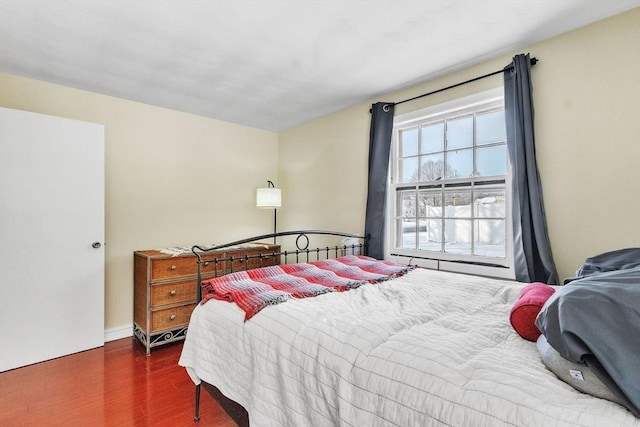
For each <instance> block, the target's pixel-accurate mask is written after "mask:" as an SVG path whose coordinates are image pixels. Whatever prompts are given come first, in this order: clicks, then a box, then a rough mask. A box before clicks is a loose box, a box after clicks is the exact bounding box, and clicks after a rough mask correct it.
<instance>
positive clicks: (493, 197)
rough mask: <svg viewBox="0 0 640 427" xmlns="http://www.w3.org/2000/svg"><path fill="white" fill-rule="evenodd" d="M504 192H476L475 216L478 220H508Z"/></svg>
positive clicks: (474, 202) (474, 201)
mask: <svg viewBox="0 0 640 427" xmlns="http://www.w3.org/2000/svg"><path fill="white" fill-rule="evenodd" d="M504 200H505V194H504V190H485V191H482V190H476V191H475V192H474V200H473V205H474V215H475V217H476V218H506V215H507V211H506V208H507V207H506V204H505V202H504Z"/></svg>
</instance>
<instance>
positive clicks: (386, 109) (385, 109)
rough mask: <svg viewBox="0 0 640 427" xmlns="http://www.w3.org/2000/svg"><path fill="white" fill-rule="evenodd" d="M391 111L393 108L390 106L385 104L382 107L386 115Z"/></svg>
mask: <svg viewBox="0 0 640 427" xmlns="http://www.w3.org/2000/svg"><path fill="white" fill-rule="evenodd" d="M390 109H391V107H389V104H384V105H383V106H382V111H384V112H385V113H388V112H389V110H390Z"/></svg>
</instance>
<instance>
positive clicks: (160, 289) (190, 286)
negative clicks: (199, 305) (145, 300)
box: [151, 279, 198, 308]
mask: <svg viewBox="0 0 640 427" xmlns="http://www.w3.org/2000/svg"><path fill="white" fill-rule="evenodd" d="M196 282H197V280H194V279H190V280H183V281H181V282H171V283H164V284H162V285H152V286H151V307H154V308H155V307H159V306H161V305H167V304H175V303H180V302H187V301H195V300H196V299H197V298H198V295H197V286H196Z"/></svg>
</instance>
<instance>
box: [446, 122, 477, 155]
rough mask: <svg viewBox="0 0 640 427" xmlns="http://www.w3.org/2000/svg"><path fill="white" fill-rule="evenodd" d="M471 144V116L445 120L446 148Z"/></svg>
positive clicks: (451, 148) (469, 145)
mask: <svg viewBox="0 0 640 427" xmlns="http://www.w3.org/2000/svg"><path fill="white" fill-rule="evenodd" d="M471 146H473V116H467V117H461V118H459V119H454V120H449V121H448V122H447V150H453V149H456V148H465V147H471Z"/></svg>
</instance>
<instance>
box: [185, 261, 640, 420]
mask: <svg viewBox="0 0 640 427" xmlns="http://www.w3.org/2000/svg"><path fill="white" fill-rule="evenodd" d="M521 287H522V285H521V284H517V283H514V282H508V281H499V280H493V279H487V278H480V277H475V276H466V275H459V274H452V273H443V272H437V271H430V270H425V269H416V270H414V271H412V272H409V273H408V274H406V275H405V276H403V277H400V278H397V279H394V280H392V281H388V282H384V283H380V284H377V285H366V286H362V287H360V288H357V289H354V290H351V291H348V292H341V293H329V294H325V295H320V296H318V297H315V298H307V299H301V300H289V301H287V302H286V303H283V304H279V305H275V306H269V307H267V308H265V309H264V310H262V311H261V312H259V313H258V314H257V315H256V316H255V317H253V318H252V319H250V320H249V321H248V322H246V323H245V322H243V319H244V312H243V311H241V310H240V309H239V308H238V307H237V306H236V305H235V304H233V303H228V302H222V301H216V300H211V301H209V302H207V303H206V304H204V305H201V306H200V305H199V306H198V307H197V308H196V309H195V311H194V312H193V314H192V316H191V323H190V324H189V330H188V333H187V337H186V341H185V343H184V348H183V351H182V355H181V358H180V361H179V363H180V365H181V366H184V367H186V368H187V370H188V372H189V375H190V376H191V378H192V379H193V380H194V382H195V383H199V382H200V381H201V380H202V381H206V382H208V383H210V384H213V385H215V386H216V387H218V388H219V389H220V391H221V392H222V393H224V394H225V395H226V396H227V397H229V398H231V399H233V400H235V401H236V402H238V403H240V404H241V405H242V406H243V407H244V408H245V409H246V410H247V412H248V413H249V420H250V423H251V425H252V426H276V427H282V426H295V427H301V426H357V427H362V426H366V427H371V426H394V425H395V426H403V427H410V426H460V427H471V426H487V427H494V426H518V427H521V426H522V427H524V426H535V427H547V426H593V427H607V426H612V427H613V426H616V427H617V426H635V427H640V419H637V418H635V417H634V416H633V415H632V414H631V413H630V412H629V411H627V410H626V409H625V408H624V407H622V406H620V405H618V404H616V403H612V402H609V401H607V400H603V399H598V398H595V397H592V396H589V395H586V394H582V393H580V392H578V391H576V390H575V389H573V388H572V387H570V386H569V385H567V384H565V383H564V382H562V381H560V380H558V379H557V378H556V377H555V376H554V374H553V373H551V372H550V371H549V370H547V369H546V368H545V366H544V365H543V364H542V362H541V360H540V357H539V355H538V353H537V350H536V345H535V343H533V342H529V341H525V340H523V339H522V338H520V336H519V335H518V334H517V333H516V332H515V331H514V330H513V329H512V328H511V325H510V324H509V310H510V309H511V306H512V305H513V304H514V302H515V301H516V299H517V298H518V295H519V292H520V289H521Z"/></svg>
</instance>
